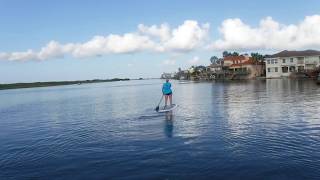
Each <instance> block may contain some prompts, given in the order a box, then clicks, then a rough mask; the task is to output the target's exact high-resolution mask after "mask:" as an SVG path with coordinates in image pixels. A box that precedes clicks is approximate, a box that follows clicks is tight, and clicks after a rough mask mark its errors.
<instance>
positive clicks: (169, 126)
mask: <svg viewBox="0 0 320 180" xmlns="http://www.w3.org/2000/svg"><path fill="white" fill-rule="evenodd" d="M164 122H165V125H164V132H165V135H166V136H167V137H168V138H171V137H172V136H173V113H172V111H170V112H166V114H165V121H164Z"/></svg>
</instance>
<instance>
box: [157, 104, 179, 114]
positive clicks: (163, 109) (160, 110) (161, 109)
mask: <svg viewBox="0 0 320 180" xmlns="http://www.w3.org/2000/svg"><path fill="white" fill-rule="evenodd" d="M176 107H178V105H177V104H172V105H171V106H170V105H169V106H166V107H165V106H162V107H160V108H159V111H158V112H168V111H172V110H174V109H175V108H176Z"/></svg>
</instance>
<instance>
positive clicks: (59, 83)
mask: <svg viewBox="0 0 320 180" xmlns="http://www.w3.org/2000/svg"><path fill="white" fill-rule="evenodd" d="M129 80H130V79H119V78H114V79H94V80H81V81H52V82H32V83H14V84H0V90H4V89H18V88H34V87H49V86H63V85H72V84H88V83H101V82H113V81H129Z"/></svg>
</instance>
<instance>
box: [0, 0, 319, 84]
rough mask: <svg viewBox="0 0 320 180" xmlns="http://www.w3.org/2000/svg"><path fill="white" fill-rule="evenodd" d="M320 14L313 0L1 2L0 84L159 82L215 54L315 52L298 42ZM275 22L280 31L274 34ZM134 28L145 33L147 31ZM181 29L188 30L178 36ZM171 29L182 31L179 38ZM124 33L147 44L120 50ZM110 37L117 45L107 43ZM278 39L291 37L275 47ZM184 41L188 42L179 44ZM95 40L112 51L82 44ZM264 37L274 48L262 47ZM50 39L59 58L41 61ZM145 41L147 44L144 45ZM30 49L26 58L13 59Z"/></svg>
mask: <svg viewBox="0 0 320 180" xmlns="http://www.w3.org/2000/svg"><path fill="white" fill-rule="evenodd" d="M319 14H320V1H318V0H308V1H303V0H291V1H289V0H283V1H276V0H269V1H257V0H255V1H254V0H237V1H234V0H225V1H213V0H211V1H209V0H208V1H206V0H202V1H195V0H193V1H187V0H183V1H182V0H176V1H173V0H162V1H147V0H136V1H131V0H130V1H129V0H127V1H124V0H122V1H121V0H117V1H111V0H109V1H102V0H95V1H89V0H86V1H85V0H68V1H63V0H55V1H48V0H47V1H45V0H42V1H41V0H28V1H22V0H20V1H18V0H0V23H1V31H0V53H2V56H1V54H0V59H1V60H0V83H12V82H33V81H53V80H77V79H95V78H103V79H105V78H114V77H129V78H138V77H159V76H160V74H161V73H162V72H164V71H167V72H171V71H174V70H176V69H177V68H178V67H182V68H187V67H189V66H191V65H197V64H208V63H209V58H210V56H212V55H217V56H220V54H221V52H222V50H224V49H226V50H235V51H239V52H252V51H258V52H268V53H272V52H276V51H278V50H282V49H306V48H313V49H318V48H319V47H320V46H319V43H317V42H313V41H310V38H309V39H308V38H306V39H303V38H301V37H305V36H306V33H309V34H310V32H311V35H312V36H316V35H318V34H317V33H319V32H318V31H317V30H316V28H313V27H320V24H318V23H319V17H318V15H319ZM267 17H270V18H271V19H270V18H269V19H268V18H267ZM307 17H309V18H307ZM187 20H190V21H188V22H186V21H187ZM261 21H263V22H264V23H262V24H264V25H260V24H261ZM163 23H165V24H166V25H167V26H168V27H169V28H170V29H169V30H168V32H169V33H168V34H169V35H168V37H167V38H165V40H164V41H162V39H161V38H162V37H163V36H157V37H154V34H153V35H150V32H151V31H150V30H151V29H152V28H151V26H152V25H156V27H157V28H159V29H160V26H161V24H163ZM223 23H224V25H223ZM275 23H279V24H280V25H281V26H279V28H277V27H275V25H274V24H275ZM139 24H140V25H141V24H143V26H144V27H145V28H144V29H145V31H144V32H141V30H140V29H139V28H138V25H139ZM206 24H209V25H210V27H207V25H206ZM290 25H293V26H290ZM167 26H165V27H167ZM180 26H181V27H182V28H181V29H184V30H185V31H178V30H179V27H180ZM260 26H261V27H260ZM238 27H239V28H238ZM219 28H220V31H219ZM272 28H274V30H272V31H270V32H267V33H266V32H265V29H272ZM221 29H222V30H221ZM306 29H307V30H306ZM175 30H177V32H176V34H179V33H180V35H177V37H175V34H174V32H175ZM157 32H158V31H157ZM128 33H130V35H134V37H133V39H134V40H135V39H136V38H139V39H141V38H143V39H144V40H143V41H142V43H140V44H139V43H138V44H135V43H134V42H133V45H130V43H132V41H131V40H130V41H124V42H123V43H120V45H118V44H117V42H118V41H122V40H123V36H124V34H128ZM185 33H190V34H185ZM111 34H113V35H117V38H118V39H119V40H113V39H112V38H110V37H109V36H110V35H111ZM281 34H290V36H288V37H287V38H284V39H281V42H278V39H279V38H277V37H279V36H280V37H282V35H281ZM135 35H137V36H135ZM184 35H185V36H186V37H189V36H190V39H189V40H185V41H184V40H183V39H182V40H181V37H183V36H184ZM307 35H308V34H307ZM319 35H320V33H319ZM95 36H100V37H105V38H102V41H103V42H104V43H109V44H110V45H109V46H110V47H109V46H108V47H109V49H108V48H106V47H104V48H102V47H100V46H99V45H93V46H94V47H97V46H98V47H97V48H98V49H92V47H91V46H90V48H88V46H87V45H86V44H85V43H86V42H89V41H90V40H93V37H95ZM246 36H248V37H246ZM263 36H268V39H271V40H270V41H272V42H270V43H267V42H262V40H261V39H262V37H263ZM130 37H131V36H130ZM238 37H244V38H243V39H239V38H238ZM292 37H294V38H292ZM145 38H147V39H145ZM156 38H158V39H156ZM159 38H160V40H159ZM179 38H180V39H179ZM155 39H156V40H155ZM289 39H299V41H295V42H291V41H290V40H289ZM219 40H220V41H219ZM51 41H54V42H57V43H54V45H55V46H54V47H56V46H57V47H59V48H60V49H63V52H60V51H59V52H56V51H50V53H51V52H53V54H54V53H56V54H54V55H52V53H51V54H49V55H45V56H40V55H39V52H40V50H41V48H43V47H45V46H46V45H47V44H48V43H49V42H51ZM248 41H250V42H248ZM264 41H265V40H264ZM99 42H100V41H99ZM247 42H248V43H247ZM284 42H286V43H284ZM301 42H303V43H301ZM304 42H305V43H304ZM94 43H96V41H94V40H93V41H92V42H91V44H94ZM144 43H146V46H143V45H141V44H144ZM148 43H150V44H148ZM68 44H72V48H68V47H67V45H68ZM147 44H148V45H147ZM286 44H292V45H288V46H286ZM301 44H302V45H301ZM127 45H128V47H127V48H122V47H120V49H119V47H118V46H127ZM110 48H111V49H110ZM29 49H30V50H32V53H31V55H25V54H22V55H21V56H20V55H19V57H18V58H17V56H15V55H14V53H15V52H26V51H28V50H29ZM102 49H103V50H102ZM82 52H83V53H85V55H83V54H82ZM30 57H31V58H30Z"/></svg>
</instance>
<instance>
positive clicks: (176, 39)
mask: <svg viewBox="0 0 320 180" xmlns="http://www.w3.org/2000/svg"><path fill="white" fill-rule="evenodd" d="M319 27H320V15H313V16H306V17H305V19H304V20H303V21H301V22H300V23H297V24H289V25H285V24H281V23H279V22H277V21H275V20H273V19H272V18H271V17H266V18H264V19H262V20H261V21H260V23H259V25H258V26H257V27H252V26H250V25H248V24H246V23H244V22H243V21H242V20H241V19H238V18H234V19H226V20H224V21H223V22H222V24H221V26H220V28H219V31H220V33H221V37H220V38H218V39H216V40H214V41H211V42H212V43H211V44H209V45H208V42H209V29H210V25H209V24H208V23H205V24H199V23H198V22H197V21H195V20H186V21H184V22H183V23H182V24H181V25H179V26H177V27H176V28H171V27H170V26H169V25H168V24H166V23H163V24H160V25H151V26H147V25H144V24H139V25H138V27H137V31H136V32H129V33H125V34H120V35H119V34H109V35H106V36H94V37H93V38H92V39H90V40H88V41H87V42H82V43H80V42H70V43H66V44H61V43H59V42H57V41H50V42H48V44H47V45H45V46H43V47H42V48H40V50H32V49H29V50H26V51H21V52H0V60H9V61H27V60H39V61H41V60H48V59H53V58H62V57H64V56H72V57H75V58H82V57H94V56H101V55H108V54H125V53H137V52H157V53H171V54H175V53H176V54H179V53H181V52H188V51H193V50H195V49H198V48H203V47H204V46H205V47H208V49H209V50H217V51H222V50H284V49H289V50H290V49H309V48H320V28H319ZM167 64H170V63H169V62H167ZM171 64H172V62H171Z"/></svg>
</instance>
